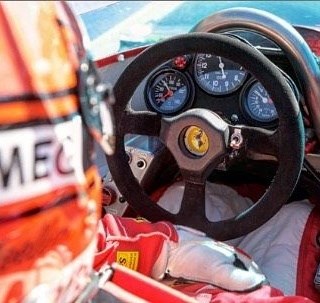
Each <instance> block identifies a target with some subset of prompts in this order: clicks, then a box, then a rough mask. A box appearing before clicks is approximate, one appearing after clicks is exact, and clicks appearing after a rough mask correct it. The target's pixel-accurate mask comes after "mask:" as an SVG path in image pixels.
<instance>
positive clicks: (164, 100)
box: [147, 70, 191, 114]
mask: <svg viewBox="0 0 320 303" xmlns="http://www.w3.org/2000/svg"><path fill="white" fill-rule="evenodd" d="M190 90H191V88H190V84H189V81H188V79H187V77H186V76H185V75H184V74H183V73H181V72H178V71H176V70H165V71H161V72H160V73H158V74H156V75H155V76H154V77H153V78H152V79H151V82H150V85H148V93H147V95H148V104H149V106H150V107H151V108H152V109H153V110H155V111H156V112H159V113H162V114H173V113H177V112H179V111H180V110H181V109H183V108H184V107H185V106H186V105H187V104H188V103H189V100H190V95H191V91H190Z"/></svg>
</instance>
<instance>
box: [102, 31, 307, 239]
mask: <svg viewBox="0 0 320 303" xmlns="http://www.w3.org/2000/svg"><path fill="white" fill-rule="evenodd" d="M193 53H211V54H214V55H216V56H222V57H224V58H226V59H229V60H232V61H234V62H236V63H238V64H240V65H241V66H243V67H244V68H245V69H246V70H247V71H249V72H250V73H252V74H253V75H254V76H255V77H256V78H257V79H258V80H259V81H260V82H261V83H262V85H263V86H264V87H265V88H266V90H267V91H268V93H269V95H270V97H271V99H272V100H274V104H275V107H276V109H277V112H278V117H279V125H278V128H277V129H276V130H275V131H270V130H265V129H262V128H259V127H250V126H245V125H230V124H228V123H227V122H226V121H224V120H223V119H221V118H220V117H219V116H218V115H216V114H215V113H214V112H212V111H210V110H207V109H201V108H197V109H190V110H187V111H185V112H184V113H182V114H180V115H178V116H175V117H170V118H166V117H161V116H160V115H158V114H155V113H151V112H133V111H132V110H130V109H129V108H128V106H127V105H128V103H129V101H130V99H131V97H132V95H133V93H134V91H135V89H136V88H137V86H138V85H139V84H140V82H141V81H142V80H143V79H144V78H145V77H147V75H148V74H149V73H150V72H151V71H152V70H153V69H154V68H156V67H158V66H159V65H160V64H162V63H164V62H165V61H167V60H170V59H172V58H174V57H176V56H180V55H184V54H193ZM114 95H115V99H116V103H115V105H114V114H115V123H116V126H117V129H116V150H115V154H114V155H112V156H107V161H108V165H109V169H110V172H111V174H112V176H113V178H114V181H115V183H116V184H117V186H118V188H119V190H120V192H121V193H122V194H123V196H124V197H125V198H126V199H127V201H128V203H129V204H130V205H131V206H132V207H133V209H134V210H135V211H137V213H139V214H140V215H142V216H144V217H146V218H147V219H149V220H151V221H157V220H168V221H171V222H173V223H175V224H183V225H187V226H190V227H193V228H196V229H199V230H202V231H204V232H205V233H206V234H207V235H209V236H211V237H213V238H215V239H218V240H228V239H232V238H236V237H239V236H242V235H245V234H247V233H249V232H251V231H252V230H254V229H256V228H257V227H259V226H260V225H262V224H263V223H265V222H266V221H267V220H268V219H270V218H271V217H272V216H273V215H275V213H276V212H277V211H278V210H279V209H280V207H281V206H282V205H283V203H285V202H286V201H287V199H288V198H289V197H290V194H291V193H292V191H293V189H294V187H295V185H296V182H297V180H298V178H299V175H300V171H301V167H302V162H303V156H304V127H303V123H302V117H301V113H300V111H299V106H298V104H297V101H296V99H295V96H294V94H293V92H292V90H291V88H290V87H289V85H288V83H287V81H286V80H285V78H284V77H283V76H282V74H281V72H280V71H279V70H278V68H277V67H276V66H275V65H274V64H273V63H271V62H270V61H269V60H268V59H267V58H266V57H265V56H264V55H262V54H261V53H260V52H258V51H257V50H255V49H254V48H252V47H250V46H248V45H246V44H245V43H243V42H241V41H238V40H236V39H233V38H230V37H227V36H225V35H221V34H212V33H191V34H186V35H180V36H176V37H174V38H171V39H167V40H165V41H162V42H160V43H158V44H155V45H154V46H151V47H150V48H148V49H146V50H145V51H144V52H142V53H141V54H140V55H139V56H137V57H136V58H135V59H134V60H133V61H132V62H131V63H130V64H129V65H128V66H127V68H126V69H125V70H124V71H123V73H122V74H121V76H120V77H119V79H118V81H117V83H116V84H115V86H114ZM191 126H196V127H197V128H198V129H200V130H201V133H202V134H205V136H206V137H203V140H205V141H206V150H205V152H204V153H202V154H201V155H198V156H196V155H193V154H191V153H190V152H189V151H188V149H187V147H186V144H185V143H184V142H185V139H184V138H185V137H186V133H187V132H188V130H189V129H190V127H191ZM128 133H131V134H141V135H148V136H156V137H159V139H160V140H161V141H162V142H163V143H164V144H165V145H166V146H167V148H168V149H169V150H170V151H171V153H172V155H173V156H174V157H175V159H176V161H177V164H178V166H179V168H180V171H181V174H182V176H183V178H184V181H185V189H184V194H183V199H182V202H181V208H180V211H179V212H178V213H177V214H172V213H170V212H168V211H167V210H165V209H163V208H161V207H160V206H158V205H157V204H156V203H154V202H152V201H151V199H150V198H149V197H148V195H147V194H146V193H145V192H144V191H143V189H142V188H141V187H140V185H139V183H138V182H137V180H136V179H135V177H134V175H133V173H132V172H131V169H130V167H129V164H128V161H127V156H126V152H125V147H124V135H125V134H128ZM240 146H242V147H243V148H244V149H245V150H250V151H254V152H260V153H261V152H263V153H264V154H269V155H273V156H275V157H276V158H277V159H278V162H279V165H278V168H277V171H276V174H275V177H274V179H273V181H272V182H271V184H270V186H269V188H268V189H267V190H266V192H265V194H264V195H263V196H262V197H261V198H260V199H259V200H258V201H257V202H256V203H255V204H254V205H253V206H251V207H250V208H248V209H247V210H246V211H244V212H243V213H241V214H239V215H237V216H236V217H234V218H230V219H227V220H222V221H219V222H211V221H209V220H208V219H207V217H206V214H205V184H206V179H207V177H208V175H209V174H210V173H211V172H212V170H213V169H214V168H215V167H216V166H217V164H218V163H219V162H220V161H221V160H222V159H223V158H224V157H225V156H227V155H228V154H229V153H230V152H231V151H232V150H233V149H234V148H239V147H240ZM173 202H174V201H173Z"/></svg>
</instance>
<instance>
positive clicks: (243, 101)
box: [240, 78, 279, 128]
mask: <svg viewBox="0 0 320 303" xmlns="http://www.w3.org/2000/svg"><path fill="white" fill-rule="evenodd" d="M258 82H259V81H258V80H257V79H256V78H251V79H250V80H249V81H248V82H247V83H246V84H245V85H244V86H243V88H242V91H241V94H240V109H241V113H242V115H243V116H244V118H245V119H246V121H247V122H248V123H249V124H250V125H253V126H261V127H266V128H274V127H276V126H277V125H278V121H279V119H278V118H275V119H273V120H270V121H261V120H257V119H256V118H254V117H253V115H252V114H251V112H250V110H249V108H248V103H247V100H248V95H249V92H250V89H251V88H252V86H253V85H255V84H256V83H258Z"/></svg>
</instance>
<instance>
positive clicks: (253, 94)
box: [242, 81, 278, 123]
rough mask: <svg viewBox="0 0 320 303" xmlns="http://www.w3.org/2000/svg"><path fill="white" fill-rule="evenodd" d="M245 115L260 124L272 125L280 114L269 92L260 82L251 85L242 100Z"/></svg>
mask: <svg viewBox="0 0 320 303" xmlns="http://www.w3.org/2000/svg"><path fill="white" fill-rule="evenodd" d="M242 102H243V110H244V114H245V115H246V116H247V117H248V118H249V119H251V120H254V121H257V122H260V123H272V122H274V121H276V120H277V118H278V113H277V110H276V108H275V106H274V103H273V101H272V100H271V98H270V96H269V94H268V92H267V91H266V89H265V88H264V87H263V86H262V84H261V83H260V82H258V81H253V82H252V83H250V84H249V85H248V87H247V89H246V92H245V93H244V95H243V98H242Z"/></svg>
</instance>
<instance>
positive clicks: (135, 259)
mask: <svg viewBox="0 0 320 303" xmlns="http://www.w3.org/2000/svg"><path fill="white" fill-rule="evenodd" d="M116 262H117V263H119V264H120V265H122V266H125V267H127V268H129V269H132V270H137V269H138V263H139V252H138V251H117V258H116Z"/></svg>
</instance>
